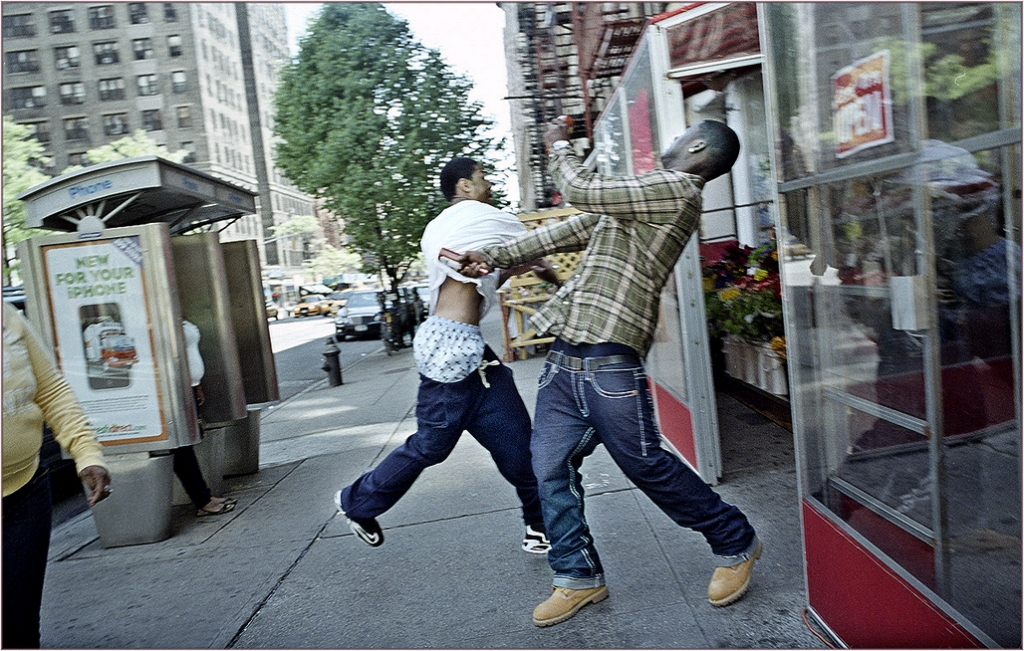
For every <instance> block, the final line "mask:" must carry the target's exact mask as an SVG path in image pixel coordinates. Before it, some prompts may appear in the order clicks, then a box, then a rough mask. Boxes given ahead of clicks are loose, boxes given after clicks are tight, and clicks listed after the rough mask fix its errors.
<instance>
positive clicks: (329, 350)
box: [321, 337, 342, 387]
mask: <svg viewBox="0 0 1024 651" xmlns="http://www.w3.org/2000/svg"><path fill="white" fill-rule="evenodd" d="M340 354H341V351H340V350H339V349H338V347H337V346H336V345H335V344H334V337H328V338H327V345H326V346H324V351H323V356H324V365H323V366H322V367H321V368H323V369H324V370H325V371H327V380H328V381H329V382H330V383H331V386H332V387H336V386H338V385H340V384H341V383H342V382H341V360H340V359H338V356H339V355H340Z"/></svg>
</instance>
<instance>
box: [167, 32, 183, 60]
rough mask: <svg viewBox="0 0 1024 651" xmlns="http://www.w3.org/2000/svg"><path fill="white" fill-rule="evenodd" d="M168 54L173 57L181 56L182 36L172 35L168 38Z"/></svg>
mask: <svg viewBox="0 0 1024 651" xmlns="http://www.w3.org/2000/svg"><path fill="white" fill-rule="evenodd" d="M167 53H168V54H169V55H170V56H172V57H180V56H181V36H179V35H178V34H171V35H170V36H168V37H167Z"/></svg>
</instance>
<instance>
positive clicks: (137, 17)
mask: <svg viewBox="0 0 1024 651" xmlns="http://www.w3.org/2000/svg"><path fill="white" fill-rule="evenodd" d="M128 22H130V23H131V24H132V25H145V24H146V23H148V22H149V13H148V12H147V11H146V3H145V2H129V3H128Z"/></svg>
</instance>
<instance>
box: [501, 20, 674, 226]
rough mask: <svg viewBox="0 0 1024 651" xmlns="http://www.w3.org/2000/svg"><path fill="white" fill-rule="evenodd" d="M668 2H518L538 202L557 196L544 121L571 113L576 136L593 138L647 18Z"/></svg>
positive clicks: (529, 143) (544, 205) (548, 204)
mask: <svg viewBox="0 0 1024 651" xmlns="http://www.w3.org/2000/svg"><path fill="white" fill-rule="evenodd" d="M666 4H667V3H609V2H599V3H589V2H578V3H523V4H519V5H517V11H518V22H519V29H520V42H521V43H522V45H523V47H522V48H521V61H520V66H521V70H522V74H523V80H524V91H525V94H524V96H523V97H522V99H525V100H526V106H528V107H529V108H528V110H527V113H528V114H529V115H530V116H531V117H532V121H531V120H527V123H526V125H525V129H526V131H527V147H528V148H529V156H528V164H529V167H530V183H531V185H532V186H533V190H534V193H535V194H534V196H536V197H537V207H538V208H547V207H551V206H552V205H555V204H556V203H557V201H558V198H557V194H556V193H555V188H554V185H553V183H552V181H551V178H550V176H549V175H548V173H547V169H546V168H547V155H546V152H545V151H544V142H543V140H542V136H543V132H544V128H543V124H545V123H547V122H550V121H551V120H553V119H554V118H556V117H558V116H560V115H568V116H569V117H571V118H572V119H573V129H572V133H571V134H570V137H571V138H572V139H584V138H585V139H586V140H585V143H586V147H587V148H588V149H589V148H590V147H591V146H592V141H593V127H594V121H595V120H596V118H597V116H598V115H599V114H600V112H601V110H602V109H603V108H604V106H605V104H606V103H607V101H608V99H609V98H610V97H611V94H612V92H613V91H614V90H615V86H616V84H617V83H618V80H619V78H620V77H621V75H622V72H623V70H624V69H625V67H626V65H627V63H628V62H629V59H630V56H631V55H632V53H633V50H634V48H635V47H636V43H637V41H638V40H639V38H640V36H641V35H642V33H643V29H644V26H645V25H646V23H647V19H648V18H649V17H651V16H654V15H657V14H658V13H661V12H663V11H664V10H665V7H666Z"/></svg>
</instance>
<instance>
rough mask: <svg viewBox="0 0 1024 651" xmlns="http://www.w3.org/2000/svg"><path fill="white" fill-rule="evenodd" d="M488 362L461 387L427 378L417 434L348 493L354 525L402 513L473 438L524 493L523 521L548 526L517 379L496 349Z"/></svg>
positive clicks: (345, 505) (346, 505)
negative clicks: (410, 497)
mask: <svg viewBox="0 0 1024 651" xmlns="http://www.w3.org/2000/svg"><path fill="white" fill-rule="evenodd" d="M484 360H486V361H490V362H497V365H494V366H489V367H487V368H486V370H485V371H484V372H485V373H486V374H487V381H488V383H489V384H490V385H491V386H490V388H487V387H485V386H484V385H483V382H482V381H481V378H480V373H479V372H475V371H474V372H473V373H470V374H469V376H468V377H466V378H465V379H462V380H460V381H458V382H449V383H442V382H437V381H434V380H431V379H430V378H428V377H426V376H424V375H422V374H421V375H420V388H419V394H418V397H417V400H416V422H417V429H416V432H415V433H414V434H412V435H411V436H410V437H409V438H407V439H406V440H405V442H404V443H403V444H402V445H400V446H399V447H397V448H396V449H395V450H394V451H392V452H391V454H389V455H388V456H387V457H385V458H384V460H383V461H381V462H380V464H378V465H377V467H375V468H374V469H373V470H371V471H369V472H367V473H366V474H364V475H363V476H362V477H360V478H359V479H357V480H356V481H355V482H354V483H352V485H350V486H348V487H346V488H345V489H344V490H342V492H341V505H342V506H341V508H342V509H343V510H344V511H345V515H346V516H347V517H348V518H349V519H352V520H369V519H371V518H375V517H377V516H378V515H380V514H381V513H384V512H385V511H387V510H388V509H390V508H391V507H392V506H394V505H395V504H396V503H397V502H398V500H399V499H401V497H402V496H403V495H405V493H406V491H408V490H409V488H410V487H412V485H413V482H415V481H416V478H417V477H419V476H420V473H421V472H423V471H424V470H425V469H426V468H428V467H430V466H433V465H436V464H439V463H441V462H442V461H444V460H445V459H447V458H448V455H449V454H451V452H452V450H454V449H455V444H456V443H458V442H459V437H461V436H462V432H463V431H468V432H469V433H470V434H471V435H472V436H473V438H475V439H476V440H477V441H479V442H480V445H482V446H483V447H484V448H485V449H486V450H487V451H488V452H490V453H491V457H492V458H493V459H494V463H495V464H496V465H497V466H498V472H500V473H501V476H502V477H504V478H505V479H506V480H508V482H509V483H510V484H512V486H513V487H515V489H516V493H517V494H518V496H519V500H520V502H521V503H522V513H523V522H524V523H525V524H527V525H531V524H541V523H542V522H543V521H544V520H543V516H542V515H541V507H540V497H539V495H538V492H537V480H536V478H534V476H533V468H532V465H531V458H530V414H529V412H528V411H527V410H526V405H525V404H524V403H523V399H522V397H521V396H520V395H519V390H518V389H516V385H515V382H514V381H513V379H512V369H510V368H508V367H507V366H505V365H504V364H501V363H500V362H499V360H498V357H497V355H495V354H494V351H492V350H491V348H490V347H489V346H488V347H487V348H485V350H484Z"/></svg>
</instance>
